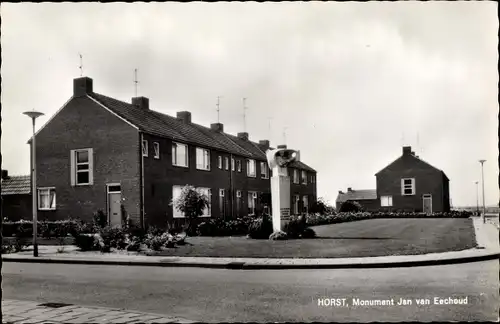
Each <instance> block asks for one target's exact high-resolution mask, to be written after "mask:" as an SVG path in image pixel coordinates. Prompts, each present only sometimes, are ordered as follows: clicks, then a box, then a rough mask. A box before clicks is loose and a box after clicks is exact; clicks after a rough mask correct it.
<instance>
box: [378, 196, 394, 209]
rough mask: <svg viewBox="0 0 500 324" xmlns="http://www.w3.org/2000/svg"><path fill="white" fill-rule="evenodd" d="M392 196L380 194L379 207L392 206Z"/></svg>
mask: <svg viewBox="0 0 500 324" xmlns="http://www.w3.org/2000/svg"><path fill="white" fill-rule="evenodd" d="M392 206H393V202H392V196H381V197H380V207H392Z"/></svg>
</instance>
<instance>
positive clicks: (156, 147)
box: [153, 142, 160, 160]
mask: <svg viewBox="0 0 500 324" xmlns="http://www.w3.org/2000/svg"><path fill="white" fill-rule="evenodd" d="M153 149H154V151H155V159H157V160H158V159H159V158H160V143H158V142H153Z"/></svg>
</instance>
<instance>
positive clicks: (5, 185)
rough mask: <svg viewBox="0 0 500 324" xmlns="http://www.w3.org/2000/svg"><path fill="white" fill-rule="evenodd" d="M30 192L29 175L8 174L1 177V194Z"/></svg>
mask: <svg viewBox="0 0 500 324" xmlns="http://www.w3.org/2000/svg"><path fill="white" fill-rule="evenodd" d="M30 193H31V177H30V176H29V175H28V176H9V177H8V178H7V179H2V195H24V194H30Z"/></svg>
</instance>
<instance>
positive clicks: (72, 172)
mask: <svg viewBox="0 0 500 324" xmlns="http://www.w3.org/2000/svg"><path fill="white" fill-rule="evenodd" d="M69 154H70V155H69V160H70V179H71V185H72V186H75V184H76V179H75V177H76V166H75V150H71V151H70V152H69Z"/></svg>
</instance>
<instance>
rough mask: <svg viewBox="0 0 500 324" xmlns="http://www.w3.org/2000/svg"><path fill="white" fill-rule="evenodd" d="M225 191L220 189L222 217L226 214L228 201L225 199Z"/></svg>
mask: <svg viewBox="0 0 500 324" xmlns="http://www.w3.org/2000/svg"><path fill="white" fill-rule="evenodd" d="M224 194H225V192H224V189H219V212H220V215H221V216H222V217H224V216H225V214H226V199H225V198H224Z"/></svg>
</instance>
